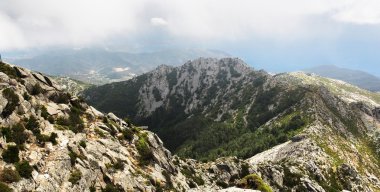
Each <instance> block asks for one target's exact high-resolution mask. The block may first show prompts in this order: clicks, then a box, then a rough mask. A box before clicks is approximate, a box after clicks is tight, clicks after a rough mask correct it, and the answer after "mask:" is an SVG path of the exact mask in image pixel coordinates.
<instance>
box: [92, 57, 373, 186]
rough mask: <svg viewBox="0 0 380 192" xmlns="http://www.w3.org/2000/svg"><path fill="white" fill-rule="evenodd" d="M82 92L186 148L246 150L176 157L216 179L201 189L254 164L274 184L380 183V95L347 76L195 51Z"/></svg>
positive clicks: (235, 179) (236, 177)
mask: <svg viewBox="0 0 380 192" xmlns="http://www.w3.org/2000/svg"><path fill="white" fill-rule="evenodd" d="M85 96H86V98H87V99H88V101H89V102H90V103H91V104H93V105H95V106H97V107H98V108H100V109H101V110H103V111H112V112H115V113H116V114H117V115H119V116H123V117H129V118H132V119H134V120H135V121H136V122H138V123H140V124H148V125H149V128H150V129H152V130H154V131H155V132H157V133H158V135H159V136H160V137H161V138H163V141H164V143H165V144H167V146H168V147H169V149H171V150H172V151H175V152H176V153H177V154H179V155H180V156H182V157H194V158H198V159H208V160H210V159H215V158H217V157H221V156H230V155H237V156H238V157H241V158H247V159H246V160H244V161H243V160H238V159H236V160H233V159H228V158H227V159H217V160H215V161H211V162H208V163H196V161H192V160H181V161H179V163H177V164H178V166H179V167H182V168H183V166H184V165H185V166H189V165H191V166H189V167H192V169H193V170H194V171H192V172H193V173H195V174H196V175H197V176H198V177H201V178H203V180H204V181H205V183H207V182H209V180H208V179H207V178H210V177H211V178H214V180H213V182H211V183H207V184H205V185H201V186H198V188H197V189H198V190H199V189H203V190H205V191H207V190H209V187H210V186H218V187H221V188H227V187H229V186H239V182H242V180H241V179H242V176H243V175H247V174H248V173H249V174H252V173H253V174H256V175H257V176H259V177H261V178H262V179H263V180H264V181H265V182H267V183H268V184H269V185H270V186H271V187H272V189H273V190H274V191H341V190H350V191H378V190H380V183H379V178H380V172H379V171H378V170H379V166H380V153H379V152H380V150H379V147H380V142H379V141H380V140H379V135H380V134H379V128H380V122H379V118H378V108H379V106H380V96H379V95H378V94H376V93H373V92H369V91H365V90H362V89H359V88H357V87H355V86H352V85H349V84H348V83H345V82H342V81H337V80H332V79H327V78H322V77H319V76H315V75H308V74H305V73H291V74H279V75H275V76H271V75H269V74H267V73H265V72H262V71H254V70H252V69H251V68H249V67H248V66H247V65H246V64H244V63H243V62H242V61H241V60H239V59H231V58H226V59H198V60H195V61H190V62H188V63H186V64H185V65H183V66H181V67H176V68H174V67H169V66H161V67H159V68H157V69H156V70H154V71H152V72H150V73H147V74H144V75H142V76H139V77H136V78H134V79H132V80H130V81H126V82H120V83H113V84H110V85H105V86H100V87H95V88H92V89H90V90H88V91H86V92H85ZM272 147H273V148H272ZM253 155H254V156H253ZM252 156H253V157H252ZM191 162H194V163H193V164H192V163H191ZM218 162H221V164H222V165H223V166H218V165H217V164H218ZM184 163H185V164H184ZM242 165H244V166H242ZM214 166H216V167H217V170H214V169H213V168H211V167H214ZM243 167H244V168H243ZM210 168H211V169H210ZM243 170H245V171H243ZM247 170H248V171H247ZM242 172H243V173H244V174H242ZM252 178H255V177H254V176H252ZM195 180H196V179H195ZM243 180H244V179H243ZM240 186H242V184H240Z"/></svg>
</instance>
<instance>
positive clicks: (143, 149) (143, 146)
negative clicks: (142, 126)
mask: <svg viewBox="0 0 380 192" xmlns="http://www.w3.org/2000/svg"><path fill="white" fill-rule="evenodd" d="M146 140H147V136H146V134H141V135H140V137H139V140H138V141H137V143H136V148H137V150H138V151H139V154H140V163H141V164H142V165H147V164H148V163H149V162H150V161H151V160H152V159H153V153H152V150H151V149H150V147H149V144H148V143H147V141H146Z"/></svg>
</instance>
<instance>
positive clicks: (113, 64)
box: [10, 49, 228, 85]
mask: <svg viewBox="0 0 380 192" xmlns="http://www.w3.org/2000/svg"><path fill="white" fill-rule="evenodd" d="M226 56H228V54H227V53H224V52H221V51H216V50H203V49H176V50H174V49H173V50H163V51H157V52H147V53H127V52H121V51H109V50H105V49H80V50H75V49H60V50H52V51H49V52H45V53H43V54H39V55H36V56H31V57H28V58H19V59H12V60H10V61H11V62H15V63H17V64H18V65H19V66H22V67H25V68H29V69H31V70H34V71H39V72H42V73H45V74H48V75H54V76H68V77H71V78H74V79H77V80H80V81H83V82H86V83H91V84H98V85H99V84H105V83H110V82H115V81H122V80H127V79H130V78H132V77H134V76H136V75H140V74H142V73H144V72H148V71H150V70H153V69H154V68H155V67H157V66H158V65H161V64H167V65H174V66H176V65H180V64H183V63H184V62H186V61H188V60H192V59H196V58H199V57H215V58H221V57H226Z"/></svg>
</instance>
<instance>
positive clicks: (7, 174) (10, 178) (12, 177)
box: [0, 168, 21, 183]
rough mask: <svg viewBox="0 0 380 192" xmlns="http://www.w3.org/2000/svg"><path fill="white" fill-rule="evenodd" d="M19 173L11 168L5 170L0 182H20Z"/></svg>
mask: <svg viewBox="0 0 380 192" xmlns="http://www.w3.org/2000/svg"><path fill="white" fill-rule="evenodd" d="M20 179H21V177H20V175H19V173H18V172H17V171H15V170H13V169H11V168H4V169H3V170H2V171H1V173H0V180H1V181H2V182H5V183H13V182H18V181H20Z"/></svg>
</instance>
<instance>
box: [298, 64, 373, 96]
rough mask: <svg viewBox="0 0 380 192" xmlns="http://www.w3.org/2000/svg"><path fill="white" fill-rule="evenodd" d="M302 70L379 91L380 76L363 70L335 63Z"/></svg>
mask: <svg viewBox="0 0 380 192" xmlns="http://www.w3.org/2000/svg"><path fill="white" fill-rule="evenodd" d="M304 71H305V72H309V73H315V74H317V75H320V76H323V77H328V78H332V79H338V80H342V81H345V82H348V83H350V84H352V85H356V86H358V87H361V88H362V89H367V90H370V91H375V92H380V78H379V77H376V76H374V75H371V74H369V73H366V72H364V71H359V70H352V69H346V68H341V67H337V66H335V65H321V66H316V67H313V68H310V69H305V70H304Z"/></svg>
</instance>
